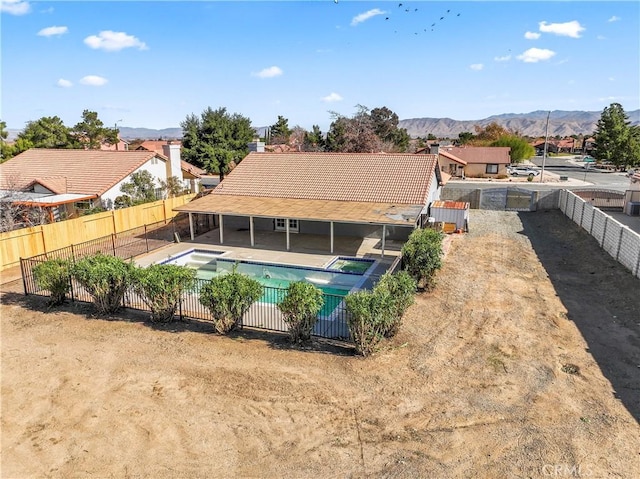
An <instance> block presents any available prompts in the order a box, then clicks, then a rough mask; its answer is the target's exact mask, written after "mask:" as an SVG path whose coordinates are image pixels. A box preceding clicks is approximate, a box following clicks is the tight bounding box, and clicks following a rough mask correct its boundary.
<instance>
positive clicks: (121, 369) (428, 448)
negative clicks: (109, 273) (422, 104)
mask: <svg viewBox="0 0 640 479" xmlns="http://www.w3.org/2000/svg"><path fill="white" fill-rule="evenodd" d="M470 228H471V231H470V233H469V234H467V235H455V236H453V237H452V238H451V239H452V244H451V247H450V250H449V253H448V256H447V258H446V262H445V265H444V268H443V269H442V270H441V272H440V274H439V276H438V286H437V289H436V291H435V292H433V293H425V294H421V295H419V296H418V297H417V302H416V304H415V305H414V306H412V307H411V309H410V310H409V312H408V314H407V316H406V318H405V322H404V325H403V327H402V329H401V332H400V334H399V335H398V337H396V338H395V340H394V341H393V343H391V344H389V345H387V347H385V348H384V349H383V350H381V351H380V352H379V353H378V354H376V355H375V356H374V357H371V358H368V359H362V358H358V357H354V356H353V354H352V350H351V349H350V348H345V347H340V346H337V345H331V344H325V343H322V342H314V343H313V345H311V346H310V347H308V348H307V349H295V348H292V347H291V346H289V344H288V342H287V340H286V339H285V338H283V337H281V336H277V335H271V334H261V333H251V332H248V331H244V332H241V333H239V334H237V335H235V336H233V337H219V336H217V335H215V334H212V329H211V327H210V326H209V325H202V324H199V323H196V322H189V323H179V324H176V325H172V326H170V327H167V328H164V329H162V328H153V327H151V325H150V324H149V323H147V322H145V321H144V320H145V316H144V315H140V314H132V313H131V312H129V313H126V318H127V319H124V316H123V317H122V318H120V319H111V320H107V319H101V318H96V317H94V316H93V315H92V309H91V308H90V307H89V306H82V305H78V304H69V305H66V306H64V307H63V308H62V309H58V310H54V311H51V312H47V311H46V306H45V303H44V301H43V300H42V299H40V298H36V297H27V298H25V297H24V296H22V295H21V294H20V293H19V292H20V290H21V289H20V284H17V283H12V284H5V285H3V288H2V289H3V295H2V306H1V308H2V310H1V311H2V319H1V326H2V418H1V428H2V444H1V445H2V452H1V460H2V462H1V467H2V470H1V477H2V478H41V477H56V478H74V477H78V478H87V477H100V478H110V477H115V478H129V477H130V478H146V477H152V478H205V477H224V478H227V477H228V478H236V477H239V478H240V477H241V478H244V477H247V478H250V477H265V478H272V477H282V478H285V477H291V478H334V477H347V478H364V477H380V478H418V477H424V478H507V477H508V478H515V477H518V478H538V477H542V478H544V477H596V478H601V477H622V478H637V477H640V455H639V454H640V427H639V425H638V419H639V418H640V281H639V280H638V279H635V278H633V277H632V275H631V274H630V273H629V272H627V271H626V270H625V269H624V268H623V267H622V266H619V265H617V263H615V262H614V261H613V260H612V259H611V258H610V257H609V256H608V255H607V254H606V253H604V252H602V251H601V250H600V249H599V248H598V246H597V244H596V242H595V241H594V240H593V239H591V238H590V237H589V236H588V235H587V234H586V233H584V232H583V231H581V230H580V229H579V228H578V227H576V226H575V225H574V224H573V223H571V222H569V221H568V220H567V219H565V218H564V217H563V216H562V214H561V213H560V212H558V211H552V212H539V213H523V214H518V213H506V212H490V211H483V212H481V211H473V212H472V214H471V221H470Z"/></svg>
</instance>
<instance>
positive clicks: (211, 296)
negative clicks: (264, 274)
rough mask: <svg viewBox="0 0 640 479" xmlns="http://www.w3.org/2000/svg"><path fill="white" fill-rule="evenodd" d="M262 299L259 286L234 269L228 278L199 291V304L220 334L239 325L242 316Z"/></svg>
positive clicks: (218, 278) (226, 275) (219, 277)
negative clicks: (207, 310)
mask: <svg viewBox="0 0 640 479" xmlns="http://www.w3.org/2000/svg"><path fill="white" fill-rule="evenodd" d="M260 296H262V285H261V284H260V283H259V282H258V281H256V280H255V279H252V278H250V277H249V276H247V275H244V274H241V273H238V272H237V271H236V268H235V267H234V268H233V271H232V272H231V273H229V274H225V275H223V276H218V277H216V278H213V279H212V280H211V281H208V282H207V283H206V284H205V285H204V286H203V287H202V289H201V290H200V297H199V301H200V303H201V304H202V305H203V306H204V307H206V308H207V309H209V311H210V312H211V314H212V315H213V324H214V327H215V329H216V331H217V332H218V333H220V334H227V333H229V332H231V331H233V330H234V329H235V328H236V327H237V326H238V325H242V316H244V313H246V312H247V311H248V310H249V308H250V307H251V305H252V304H253V303H255V302H256V301H257V300H258V299H260Z"/></svg>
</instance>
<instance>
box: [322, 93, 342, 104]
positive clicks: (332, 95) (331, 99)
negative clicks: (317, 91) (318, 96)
mask: <svg viewBox="0 0 640 479" xmlns="http://www.w3.org/2000/svg"><path fill="white" fill-rule="evenodd" d="M342 100H343V98H342V97H341V96H340V95H338V94H337V93H330V94H329V95H327V96H325V97H324V98H322V101H323V102H325V103H335V102H337V101H342Z"/></svg>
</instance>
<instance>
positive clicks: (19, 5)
mask: <svg viewBox="0 0 640 479" xmlns="http://www.w3.org/2000/svg"><path fill="white" fill-rule="evenodd" d="M0 11H1V12H6V13H9V14H11V15H25V14H27V13H29V12H30V11H31V5H29V2H25V1H22V0H2V1H0Z"/></svg>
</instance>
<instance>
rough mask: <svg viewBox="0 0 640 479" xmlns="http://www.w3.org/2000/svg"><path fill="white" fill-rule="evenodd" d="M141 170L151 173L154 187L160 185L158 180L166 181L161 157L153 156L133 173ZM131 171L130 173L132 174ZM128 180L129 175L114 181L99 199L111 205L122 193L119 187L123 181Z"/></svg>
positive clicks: (129, 178)
mask: <svg viewBox="0 0 640 479" xmlns="http://www.w3.org/2000/svg"><path fill="white" fill-rule="evenodd" d="M154 159H155V160H156V163H155V164H153V160H154ZM141 171H148V172H149V173H151V176H153V178H154V183H155V187H156V188H160V186H161V185H160V180H162V181H166V180H167V167H166V164H165V161H164V160H163V159H161V158H158V157H155V158H152V159H150V160H149V161H147V162H146V163H145V164H143V165H142V166H141V167H140V168H138V169H137V170H135V171H134V172H133V173H139V172H141ZM133 173H131V174H133ZM130 181H131V175H129V176H127V177H126V178H124V179H123V180H121V181H119V182H118V183H116V184H115V185H114V186H113V187H111V188H110V189H109V190H107V191H106V192H105V193H104V194H103V195H102V196H101V200H102V203H103V205H106V206H108V207H113V202H114V201H115V199H116V198H117V197H118V196H121V195H122V194H123V193H122V191H120V187H121V186H122V185H123V184H124V183H129V182H130Z"/></svg>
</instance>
